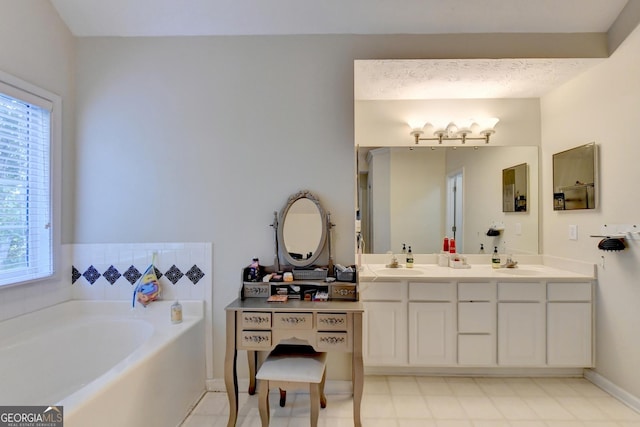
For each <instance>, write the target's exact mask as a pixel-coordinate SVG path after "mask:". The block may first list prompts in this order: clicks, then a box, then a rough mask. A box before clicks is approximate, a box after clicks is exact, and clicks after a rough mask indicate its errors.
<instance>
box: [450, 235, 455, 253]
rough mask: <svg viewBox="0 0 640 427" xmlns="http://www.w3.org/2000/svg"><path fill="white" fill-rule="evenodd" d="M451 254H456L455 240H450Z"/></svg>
mask: <svg viewBox="0 0 640 427" xmlns="http://www.w3.org/2000/svg"><path fill="white" fill-rule="evenodd" d="M449 253H450V254H455V253H456V241H455V239H454V238H451V239H449Z"/></svg>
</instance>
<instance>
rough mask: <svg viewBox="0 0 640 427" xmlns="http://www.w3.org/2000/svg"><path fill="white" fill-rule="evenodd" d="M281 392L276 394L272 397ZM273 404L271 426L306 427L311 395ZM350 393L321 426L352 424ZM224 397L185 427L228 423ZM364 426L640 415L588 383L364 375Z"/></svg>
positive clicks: (332, 402)
mask: <svg viewBox="0 0 640 427" xmlns="http://www.w3.org/2000/svg"><path fill="white" fill-rule="evenodd" d="M275 393H277V390H276V391H275ZM275 393H274V395H273V397H272V402H276V403H275V404H273V405H271V424H270V425H272V426H283V427H298V426H308V425H309V418H308V417H309V415H308V414H309V412H308V411H309V406H308V405H309V394H308V393H302V392H297V393H293V392H292V393H291V394H290V395H288V396H287V405H286V406H285V407H284V408H280V407H279V406H278V405H277V402H278V396H277V395H276V394H275ZM352 408H353V400H352V397H351V395H349V394H331V393H330V392H329V393H327V407H326V409H322V410H320V419H319V422H318V426H319V427H323V426H327V427H328V426H331V427H343V426H344V427H347V426H353V421H352V419H351V416H352V412H351V411H352ZM238 413H239V419H238V423H237V425H238V426H242V427H253V426H255V427H259V426H261V424H260V416H259V412H258V398H257V395H254V396H249V395H248V394H247V393H246V392H244V393H242V392H241V393H240V394H239V411H238ZM228 414H229V405H228V400H227V395H226V394H225V393H214V392H209V393H206V394H205V395H204V397H203V398H202V399H201V400H200V402H199V404H198V405H197V406H196V407H195V409H194V410H193V411H192V413H191V414H189V416H187V418H186V419H185V421H184V422H183V424H182V427H201V426H207V427H222V426H226V425H227V417H228ZM362 424H363V426H364V427H374V426H375V427H377V426H380V427H413V426H415V427H485V426H486V427H503V426H504V427H587V426H588V427H640V413H638V412H635V411H634V410H632V409H630V408H629V407H627V406H625V405H624V404H622V403H620V402H619V401H618V400H616V399H615V398H613V397H611V396H610V395H609V394H607V393H606V392H604V391H603V390H601V389H600V388H598V387H597V386H595V385H594V384H592V383H590V382H589V381H587V380H586V379H584V378H494V377H491V378H487V377H483V378H470V377H413V376H367V377H366V378H365V382H364V397H363V401H362Z"/></svg>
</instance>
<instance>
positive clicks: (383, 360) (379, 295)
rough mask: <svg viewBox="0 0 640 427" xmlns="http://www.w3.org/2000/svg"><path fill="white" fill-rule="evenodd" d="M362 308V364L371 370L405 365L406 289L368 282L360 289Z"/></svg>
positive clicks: (401, 285)
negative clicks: (372, 368) (372, 367)
mask: <svg viewBox="0 0 640 427" xmlns="http://www.w3.org/2000/svg"><path fill="white" fill-rule="evenodd" d="M361 288H362V289H365V291H364V292H361V297H360V299H361V301H362V303H363V306H364V317H363V323H364V327H363V339H362V343H363V351H362V355H363V358H364V362H365V364H367V365H372V366H405V365H406V364H407V303H406V302H405V301H404V299H405V296H404V295H405V294H406V292H407V290H406V289H407V285H406V283H404V282H400V283H399V282H372V283H365V284H363V285H361Z"/></svg>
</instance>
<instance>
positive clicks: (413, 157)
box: [357, 145, 538, 253]
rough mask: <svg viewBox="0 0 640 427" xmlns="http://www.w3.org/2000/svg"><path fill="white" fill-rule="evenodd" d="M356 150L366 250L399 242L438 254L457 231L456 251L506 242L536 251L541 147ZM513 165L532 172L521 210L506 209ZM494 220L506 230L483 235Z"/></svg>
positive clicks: (391, 248) (395, 247)
mask: <svg viewBox="0 0 640 427" xmlns="http://www.w3.org/2000/svg"><path fill="white" fill-rule="evenodd" d="M357 156H358V170H359V173H358V200H359V201H358V206H357V207H359V209H360V215H361V223H362V238H363V239H364V241H365V245H364V251H363V252H364V253H386V252H387V251H392V252H394V253H399V252H400V251H401V249H402V245H403V243H404V244H407V245H411V247H412V251H413V252H415V253H437V252H439V251H440V249H441V245H442V238H443V237H444V236H448V237H453V236H454V234H455V238H456V242H457V247H458V251H459V252H464V253H478V252H479V251H480V245H483V246H484V248H485V249H489V248H492V247H493V246H500V248H501V250H502V248H503V246H504V245H505V242H506V246H507V247H508V248H509V249H510V250H513V253H538V147H532V146H491V145H488V146H487V145H485V146H480V147H460V146H458V147H455V148H454V147H446V148H445V147H357ZM514 164H516V165H524V168H525V169H528V170H529V174H528V175H530V179H529V188H528V190H522V193H523V194H524V195H525V196H526V209H527V211H526V212H524V214H522V215H520V214H518V215H513V214H511V215H510V214H507V213H504V212H503V185H502V184H503V170H504V169H510V168H511V167H513V165H514ZM515 168H516V170H517V171H521V168H520V167H519V166H516V167H515ZM526 175H527V174H526V173H525V176H526ZM523 185H525V188H526V184H523ZM514 191H515V192H514V196H515V194H517V193H518V192H519V191H520V190H514ZM494 223H502V224H504V226H505V230H504V232H503V233H501V235H500V236H498V237H491V236H487V235H486V233H487V231H488V229H489V227H490V226H491V224H494ZM454 227H455V232H454V230H453V228H454Z"/></svg>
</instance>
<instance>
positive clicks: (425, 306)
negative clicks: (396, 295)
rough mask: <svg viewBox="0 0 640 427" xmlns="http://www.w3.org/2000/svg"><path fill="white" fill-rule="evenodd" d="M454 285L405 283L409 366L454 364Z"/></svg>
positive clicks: (448, 283) (446, 283)
mask: <svg viewBox="0 0 640 427" xmlns="http://www.w3.org/2000/svg"><path fill="white" fill-rule="evenodd" d="M455 295H456V289H455V283H450V282H444V283H413V282H410V283H409V364H410V365H414V366H425V365H428V366H451V365H452V364H455V363H456V341H455V336H456V321H455V318H456V317H455V316H456V314H455V313H456V311H455Z"/></svg>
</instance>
